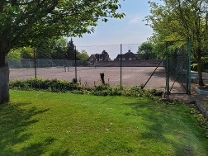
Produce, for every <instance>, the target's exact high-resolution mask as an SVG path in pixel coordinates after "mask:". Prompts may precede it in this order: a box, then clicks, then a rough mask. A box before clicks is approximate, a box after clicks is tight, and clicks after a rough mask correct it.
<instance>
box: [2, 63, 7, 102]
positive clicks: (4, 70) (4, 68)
mask: <svg viewBox="0 0 208 156" xmlns="http://www.w3.org/2000/svg"><path fill="white" fill-rule="evenodd" d="M6 102H9V67H8V65H7V64H6V65H5V66H1V67H0V104H2V103H6Z"/></svg>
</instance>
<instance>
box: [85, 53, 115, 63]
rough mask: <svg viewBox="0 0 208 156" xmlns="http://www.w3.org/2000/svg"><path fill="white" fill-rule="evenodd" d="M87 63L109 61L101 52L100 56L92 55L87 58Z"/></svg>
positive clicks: (105, 54) (106, 55)
mask: <svg viewBox="0 0 208 156" xmlns="http://www.w3.org/2000/svg"><path fill="white" fill-rule="evenodd" d="M88 61H89V62H90V63H93V62H96V61H97V62H100V61H102V62H107V61H111V59H110V57H109V55H108V53H107V52H106V51H105V50H103V52H102V53H101V54H92V55H91V56H90V57H89V58H88Z"/></svg>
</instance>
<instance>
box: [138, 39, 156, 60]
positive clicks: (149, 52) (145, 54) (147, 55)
mask: <svg viewBox="0 0 208 156" xmlns="http://www.w3.org/2000/svg"><path fill="white" fill-rule="evenodd" d="M153 49H154V47H153V44H152V43H151V42H143V43H142V44H141V45H140V46H139V47H138V52H137V55H138V57H139V58H140V59H144V60H149V59H155V58H156V56H155V54H154V52H153Z"/></svg>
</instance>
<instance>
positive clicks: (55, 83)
mask: <svg viewBox="0 0 208 156" xmlns="http://www.w3.org/2000/svg"><path fill="white" fill-rule="evenodd" d="M9 85H10V89H20V90H48V91H52V92H66V91H73V90H79V89H80V86H79V85H78V84H77V83H74V82H68V81H63V80H58V79H52V80H49V79H47V80H44V79H35V78H32V79H29V80H15V81H10V84H9Z"/></svg>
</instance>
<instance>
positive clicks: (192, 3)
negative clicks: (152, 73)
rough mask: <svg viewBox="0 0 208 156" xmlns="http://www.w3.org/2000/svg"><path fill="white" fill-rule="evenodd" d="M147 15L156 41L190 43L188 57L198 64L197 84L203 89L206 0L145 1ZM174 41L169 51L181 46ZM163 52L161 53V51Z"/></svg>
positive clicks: (207, 38) (206, 33)
mask: <svg viewBox="0 0 208 156" xmlns="http://www.w3.org/2000/svg"><path fill="white" fill-rule="evenodd" d="M149 4H150V7H151V14H150V15H149V16H147V17H146V21H147V22H148V25H150V26H151V27H152V28H153V30H154V36H156V37H154V38H156V39H158V40H156V41H157V42H159V43H161V42H167V41H168V42H171V41H184V42H186V41H187V40H188V39H190V40H191V50H192V56H193V58H194V59H195V61H197V64H198V74H199V79H198V80H199V82H198V84H199V85H201V86H203V85H204V83H203V79H202V73H201V71H202V68H203V66H202V64H203V61H202V57H205V56H207V52H208V47H207V43H208V31H207V30H208V24H207V21H208V11H207V1H206V0H183V1H180V0H162V2H161V3H156V2H151V1H150V2H149ZM156 44H157V43H156ZM181 44H184V43H180V42H178V43H177V44H175V46H172V47H171V48H172V49H176V48H178V47H180V46H181ZM162 52H164V51H162Z"/></svg>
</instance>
